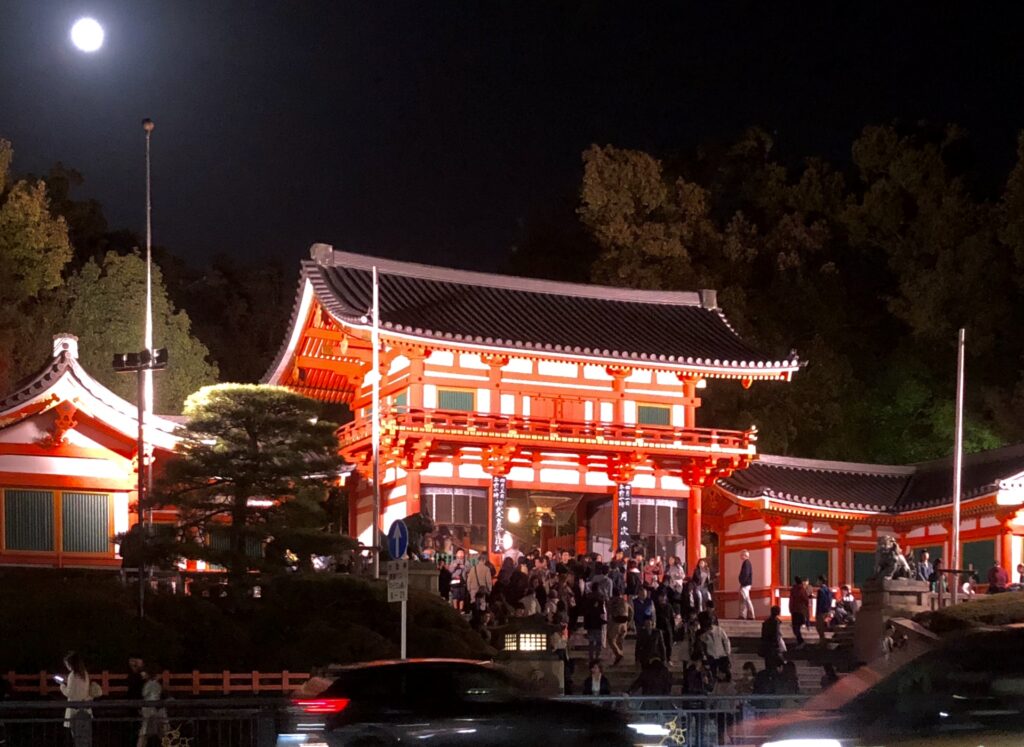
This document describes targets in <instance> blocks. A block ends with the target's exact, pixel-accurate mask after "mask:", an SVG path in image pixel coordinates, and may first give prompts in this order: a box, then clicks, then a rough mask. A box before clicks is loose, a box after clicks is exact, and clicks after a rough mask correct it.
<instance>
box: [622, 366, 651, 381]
mask: <svg viewBox="0 0 1024 747" xmlns="http://www.w3.org/2000/svg"><path fill="white" fill-rule="evenodd" d="M651 378H652V377H651V372H650V371H644V370H643V369H639V370H634V371H633V373H631V374H630V375H629V376H627V377H626V382H627V383H629V384H650V383H651Z"/></svg>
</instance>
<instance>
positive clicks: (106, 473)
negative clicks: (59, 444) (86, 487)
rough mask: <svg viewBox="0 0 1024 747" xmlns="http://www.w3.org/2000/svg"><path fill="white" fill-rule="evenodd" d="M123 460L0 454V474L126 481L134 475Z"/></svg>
mask: <svg viewBox="0 0 1024 747" xmlns="http://www.w3.org/2000/svg"><path fill="white" fill-rule="evenodd" d="M127 465H128V462H126V461H125V460H123V459H118V461H116V462H115V461H112V460H107V459H87V458H84V459H74V458H70V457H43V456H22V455H19V454H0V472H24V473H28V474H34V475H75V476H80V477H98V478H106V479H114V480H117V479H125V478H126V477H128V476H130V475H131V474H134V473H132V472H131V470H130V469H129V468H128V466H127Z"/></svg>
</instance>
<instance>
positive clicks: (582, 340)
mask: <svg viewBox="0 0 1024 747" xmlns="http://www.w3.org/2000/svg"><path fill="white" fill-rule="evenodd" d="M312 255H313V258H314V259H313V260H307V261H304V262H303V273H302V274H303V282H306V281H308V282H310V283H311V285H312V287H313V289H314V292H315V294H316V297H317V299H318V300H319V301H320V303H321V304H322V305H323V306H324V308H325V309H326V310H327V311H328V312H329V313H330V314H332V315H333V316H335V317H336V318H337V319H339V320H343V321H345V322H347V323H349V324H353V325H357V326H365V325H366V324H367V320H366V314H367V309H369V308H370V305H371V294H372V268H373V267H374V266H376V267H377V268H378V273H379V284H380V314H381V328H382V329H383V330H384V331H385V332H394V333H399V334H403V335H408V336H410V337H416V338H424V339H429V340H439V341H451V342H460V343H465V344H471V345H472V344H477V345H487V346H494V347H501V348H514V349H521V350H528V351H534V352H550V353H558V354H563V355H585V356H588V357H595V358H604V359H613V360H627V361H643V362H648V363H654V364H657V363H664V364H669V365H672V366H685V367H689V368H693V369H701V370H708V371H709V372H713V371H714V370H715V369H722V370H729V371H730V372H733V373H735V372H737V371H738V372H740V373H743V374H746V373H748V372H749V374H750V375H751V376H754V377H758V376H765V377H767V376H771V377H777V376H779V375H780V374H782V373H783V372H786V371H793V370H795V369H797V368H798V367H799V365H800V362H799V360H798V359H797V356H796V353H791V354H790V357H789V359H788V360H774V359H772V358H770V357H769V356H766V355H764V354H762V353H761V352H760V351H758V350H756V349H754V348H753V347H751V346H750V345H748V344H747V343H746V342H744V341H743V340H742V339H741V338H740V337H739V335H737V334H736V332H735V331H734V330H733V329H732V327H731V326H730V325H729V322H728V320H727V319H726V317H725V315H724V314H723V313H722V311H721V310H720V309H718V308H717V305H716V303H715V293H714V292H713V291H701V292H699V293H698V292H691V293H677V292H659V291H638V290H631V289H625V288H611V287H605V286H595V285H578V284H572V283H555V282H550V281H544V280H531V279H526V278H517V277H510V276H504V275H491V274H485V273H477V272H466V271H462V270H450V269H445V268H438V267H431V266H427V265H420V264H414V263H409V262H395V261H392V260H384V259H377V258H372V257H366V256H362V255H358V254H349V253H347V252H338V251H334V250H333V249H331V248H330V247H328V246H326V245H323V244H316V245H314V246H313V249H312ZM296 308H298V305H297V306H296ZM296 323H301V320H297V319H294V318H293V320H292V325H293V326H294V325H295V324H296ZM284 354H286V351H282V355H284ZM275 367H276V364H275V366H274V367H272V368H271V370H274V368H275Z"/></svg>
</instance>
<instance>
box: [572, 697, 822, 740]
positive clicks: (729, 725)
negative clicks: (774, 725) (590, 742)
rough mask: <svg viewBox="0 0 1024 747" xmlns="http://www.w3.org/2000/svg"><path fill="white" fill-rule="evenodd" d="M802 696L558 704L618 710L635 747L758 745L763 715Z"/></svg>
mask: <svg viewBox="0 0 1024 747" xmlns="http://www.w3.org/2000/svg"><path fill="white" fill-rule="evenodd" d="M808 699H809V696H806V695H704V696H700V695H697V696H690V695H683V696H678V695H672V696H661V697H654V696H645V695H640V696H631V695H612V696H607V695H602V696H584V695H570V696H563V697H561V698H559V700H566V701H573V702H579V703H589V704H591V705H596V706H601V707H604V708H611V709H613V710H615V711H617V712H619V713H620V714H621V715H622V716H623V718H624V719H625V720H626V723H627V724H629V726H630V728H631V729H632V730H633V732H634V734H635V737H636V740H637V744H644V745H648V744H649V745H686V747H715V746H717V745H747V744H760V740H761V738H762V737H763V736H764V734H763V730H762V729H761V728H760V726H762V725H763V723H764V719H765V718H766V717H773V716H777V715H779V712H780V711H783V710H785V709H792V708H797V707H799V706H800V705H802V704H803V703H804V702H806V701H807V700H808Z"/></svg>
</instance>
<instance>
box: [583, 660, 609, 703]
mask: <svg viewBox="0 0 1024 747" xmlns="http://www.w3.org/2000/svg"><path fill="white" fill-rule="evenodd" d="M580 694H581V695H611V694H612V686H611V685H610V684H609V683H608V678H607V677H605V676H604V669H602V667H601V662H599V661H592V662H590V676H589V677H587V678H586V679H585V680H583V691H582V692H581V693H580Z"/></svg>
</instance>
